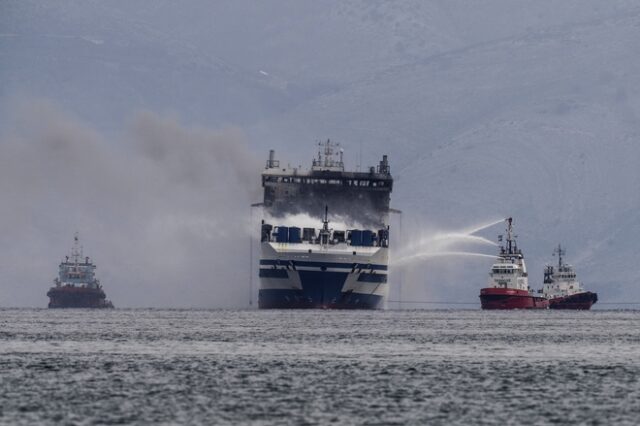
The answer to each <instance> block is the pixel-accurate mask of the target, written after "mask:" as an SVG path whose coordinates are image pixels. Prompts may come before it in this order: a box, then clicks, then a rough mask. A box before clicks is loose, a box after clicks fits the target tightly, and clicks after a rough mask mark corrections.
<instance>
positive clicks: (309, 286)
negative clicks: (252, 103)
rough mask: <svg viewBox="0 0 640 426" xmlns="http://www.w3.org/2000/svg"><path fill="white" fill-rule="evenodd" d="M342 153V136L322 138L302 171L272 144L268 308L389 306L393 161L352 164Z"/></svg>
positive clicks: (264, 233)
mask: <svg viewBox="0 0 640 426" xmlns="http://www.w3.org/2000/svg"><path fill="white" fill-rule="evenodd" d="M342 156H343V151H342V150H341V149H340V148H339V147H338V146H337V145H336V144H333V143H331V142H330V141H327V142H325V143H321V144H320V149H319V152H318V157H317V158H316V159H314V160H313V163H312V167H311V169H310V170H305V171H302V170H299V169H297V168H289V167H285V168H281V167H280V164H279V162H278V161H277V160H275V158H274V151H270V153H269V160H268V161H267V166H266V169H265V170H264V172H263V173H262V186H263V187H264V203H263V207H264V214H265V220H263V221H262V229H261V258H260V274H259V275H260V290H259V299H258V305H259V307H260V308H278V309H291V308H325V309H376V308H382V307H384V301H385V298H386V296H387V294H388V284H387V272H388V266H387V264H388V251H389V224H388V223H389V201H390V194H391V190H392V187H393V179H392V177H391V173H390V168H389V163H388V160H387V156H386V155H385V156H383V158H382V161H380V163H379V165H378V167H371V168H369V169H368V170H367V171H357V172H347V171H345V170H344V163H343V161H342ZM302 217H304V218H307V221H306V222H305V223H296V220H299V221H300V220H302V219H300V218H302ZM309 221H311V224H310V223H309ZM338 223H340V224H338ZM314 224H315V226H310V225H314ZM334 226H335V227H334Z"/></svg>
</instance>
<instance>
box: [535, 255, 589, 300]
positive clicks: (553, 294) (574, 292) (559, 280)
mask: <svg viewBox="0 0 640 426" xmlns="http://www.w3.org/2000/svg"><path fill="white" fill-rule="evenodd" d="M553 255H554V256H555V255H557V256H558V265H557V267H554V266H553V265H547V266H545V269H544V285H543V289H542V290H543V293H544V296H545V297H547V298H548V299H549V307H550V308H551V309H584V310H587V309H591V306H592V305H593V304H594V303H596V302H597V301H598V295H597V293H593V292H590V291H586V290H585V289H584V287H583V286H582V283H581V282H580V281H578V279H577V276H576V271H575V269H574V267H573V266H572V265H569V264H568V263H564V262H563V259H562V256H564V255H565V251H564V250H563V249H562V246H561V245H560V244H558V247H557V248H556V249H555V250H554V252H553Z"/></svg>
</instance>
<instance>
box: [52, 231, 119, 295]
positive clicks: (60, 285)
mask: <svg viewBox="0 0 640 426" xmlns="http://www.w3.org/2000/svg"><path fill="white" fill-rule="evenodd" d="M95 269H96V265H94V264H93V263H92V262H90V261H89V257H84V258H83V256H82V247H81V246H80V242H79V239H78V234H76V235H75V236H74V244H73V248H72V249H71V256H65V260H64V261H63V262H61V263H60V266H59V271H58V278H56V279H55V280H53V282H54V284H55V285H54V286H53V287H51V288H50V289H49V291H48V292H47V296H48V297H49V308H113V304H112V303H111V302H110V301H108V300H107V299H106V295H105V293H104V291H103V290H102V286H101V285H100V281H98V280H97V279H96V277H95Z"/></svg>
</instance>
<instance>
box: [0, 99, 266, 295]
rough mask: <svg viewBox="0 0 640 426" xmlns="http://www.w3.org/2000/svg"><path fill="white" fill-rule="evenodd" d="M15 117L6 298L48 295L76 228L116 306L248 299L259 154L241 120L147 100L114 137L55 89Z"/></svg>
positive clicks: (1, 149)
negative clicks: (50, 97)
mask: <svg viewBox="0 0 640 426" xmlns="http://www.w3.org/2000/svg"><path fill="white" fill-rule="evenodd" d="M6 121H7V122H8V125H7V126H6V127H5V130H4V131H3V132H2V134H1V135H0V195H1V197H2V203H1V204H0V217H1V218H2V220H1V221H0V231H1V232H2V236H3V241H4V244H3V245H2V248H1V252H0V270H2V275H3V279H2V280H0V306H42V307H44V306H46V304H47V299H46V296H45V294H46V292H47V289H48V287H50V285H51V283H52V280H53V278H54V277H55V276H56V274H57V265H58V263H59V261H60V260H61V259H62V258H63V257H64V255H65V254H67V253H68V251H69V248H70V246H71V243H72V240H73V234H74V232H76V231H78V232H79V233H80V240H81V243H82V244H83V246H84V253H85V255H88V256H91V257H92V258H93V260H94V261H95V262H96V264H97V266H98V269H97V276H98V278H99V279H100V280H101V282H102V284H103V286H104V288H105V291H106V293H107V296H108V297H109V298H110V299H111V300H113V302H114V304H115V305H116V306H118V307H127V306H130V307H133V306H177V307H222V306H224V307H234V306H245V305H246V304H247V300H248V292H249V289H248V285H249V284H248V282H249V261H248V256H249V236H250V232H251V231H252V228H251V226H250V215H249V204H250V203H251V202H255V201H257V200H259V188H260V187H259V182H260V181H259V172H260V163H259V161H258V160H257V159H256V158H255V157H254V156H253V155H252V153H251V152H250V151H249V149H248V147H247V141H246V140H245V136H244V135H243V133H242V131H241V130H239V129H234V128H229V129H223V130H209V129H204V128H196V127H188V126H184V125H181V124H180V122H179V121H178V120H177V119H176V118H172V117H166V116H159V115H157V114H154V113H152V112H148V111H143V112H138V113H136V114H135V115H134V116H133V117H131V119H130V120H129V122H128V123H126V124H125V125H124V131H123V132H122V134H123V136H121V137H117V138H114V137H109V136H105V135H103V134H101V133H100V132H98V131H96V130H95V129H93V128H91V126H89V125H87V124H86V123H83V122H82V121H81V120H79V119H77V118H75V117H73V116H72V115H70V114H69V113H66V112H64V111H62V110H61V108H60V107H59V106H57V105H55V104H53V103H52V102H50V101H47V100H30V101H23V102H20V104H19V105H17V106H15V105H14V106H12V108H10V113H9V114H8V118H7V120H6ZM256 232H257V231H256Z"/></svg>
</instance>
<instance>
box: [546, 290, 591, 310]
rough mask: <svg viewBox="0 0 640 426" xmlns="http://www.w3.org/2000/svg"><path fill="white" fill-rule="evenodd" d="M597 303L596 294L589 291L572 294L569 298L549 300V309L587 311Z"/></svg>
mask: <svg viewBox="0 0 640 426" xmlns="http://www.w3.org/2000/svg"><path fill="white" fill-rule="evenodd" d="M597 301H598V294H597V293H592V292H590V291H585V292H584V293H578V294H572V295H571V296H565V297H556V298H555V299H550V300H549V307H550V308H551V309H572V310H576V311H578V310H583V311H587V310H589V309H591V306H593V304H594V303H596V302H597Z"/></svg>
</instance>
